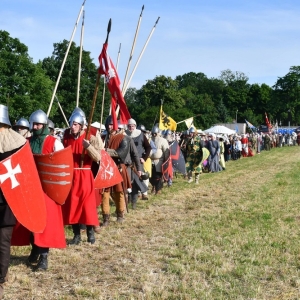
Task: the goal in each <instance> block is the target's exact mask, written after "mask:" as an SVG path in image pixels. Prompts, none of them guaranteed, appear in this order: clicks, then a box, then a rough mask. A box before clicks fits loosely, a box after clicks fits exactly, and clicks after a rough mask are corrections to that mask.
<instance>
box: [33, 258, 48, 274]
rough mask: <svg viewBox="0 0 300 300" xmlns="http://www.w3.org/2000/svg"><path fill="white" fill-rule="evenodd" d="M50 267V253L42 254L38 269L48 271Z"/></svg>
mask: <svg viewBox="0 0 300 300" xmlns="http://www.w3.org/2000/svg"><path fill="white" fill-rule="evenodd" d="M47 269H48V254H41V255H40V259H39V262H38V264H37V265H36V268H35V270H36V271H46V270H47Z"/></svg>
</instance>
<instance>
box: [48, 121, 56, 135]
mask: <svg viewBox="0 0 300 300" xmlns="http://www.w3.org/2000/svg"><path fill="white" fill-rule="evenodd" d="M54 127H55V126H54V123H53V122H52V121H51V120H49V119H48V128H49V131H50V134H51V135H54Z"/></svg>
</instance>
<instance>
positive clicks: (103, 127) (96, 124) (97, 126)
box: [91, 122, 105, 129]
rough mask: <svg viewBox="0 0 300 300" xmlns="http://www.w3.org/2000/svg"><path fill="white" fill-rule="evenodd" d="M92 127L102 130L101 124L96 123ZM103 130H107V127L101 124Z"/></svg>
mask: <svg viewBox="0 0 300 300" xmlns="http://www.w3.org/2000/svg"><path fill="white" fill-rule="evenodd" d="M91 126H93V127H95V128H98V129H100V123H99V122H94V123H92V124H91ZM101 129H105V126H104V125H103V124H101Z"/></svg>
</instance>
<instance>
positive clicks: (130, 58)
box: [122, 5, 144, 96]
mask: <svg viewBox="0 0 300 300" xmlns="http://www.w3.org/2000/svg"><path fill="white" fill-rule="evenodd" d="M143 10H144V5H143V7H142V11H141V13H140V17H139V21H138V24H137V27H136V31H135V35H134V39H133V43H132V47H131V52H130V56H129V60H128V64H127V68H126V73H125V77H124V81H123V87H122V94H123V96H124V94H125V93H124V90H125V87H126V80H127V75H128V72H129V68H130V64H131V60H132V56H133V52H134V48H135V43H136V40H137V37H138V33H139V30H140V24H141V21H142V15H143Z"/></svg>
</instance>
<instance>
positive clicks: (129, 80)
mask: <svg viewBox="0 0 300 300" xmlns="http://www.w3.org/2000/svg"><path fill="white" fill-rule="evenodd" d="M159 18H160V17H158V18H157V20H156V22H155V24H154V26H153V28H152V30H151V32H150V34H149V37H148V39H147V41H146V43H145V45H144V47H143V49H142V51H141V53H140V56H139V58H138V60H137V62H136V64H135V66H134V68H133V70H132V72H131V75H130V77H129V79H128V82H127V83H126V88H124V89H123V90H122V92H123V96H124V95H125V94H126V91H127V89H128V87H129V84H130V82H131V79H132V77H133V75H134V72H135V70H136V68H137V66H138V64H139V62H140V60H141V58H142V56H143V53H144V51H145V49H146V47H147V45H148V43H149V40H150V38H151V36H152V34H153V32H154V30H155V27H156V25H157V23H158V21H159Z"/></svg>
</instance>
